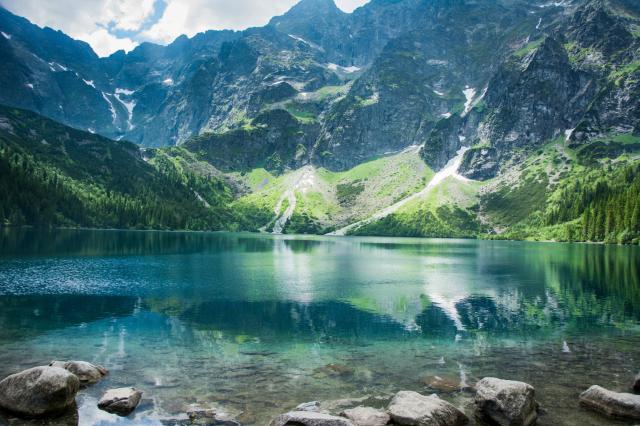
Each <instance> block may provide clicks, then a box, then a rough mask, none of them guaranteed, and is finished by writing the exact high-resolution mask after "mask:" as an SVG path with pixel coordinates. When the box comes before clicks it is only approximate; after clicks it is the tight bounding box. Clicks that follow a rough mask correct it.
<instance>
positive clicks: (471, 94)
mask: <svg viewBox="0 0 640 426" xmlns="http://www.w3.org/2000/svg"><path fill="white" fill-rule="evenodd" d="M462 93H464V97H465V98H467V102H465V104H464V112H463V113H462V116H463V117H464V116H465V115H467V114H468V113H469V111H471V108H473V98H475V96H476V89H475V88H473V87H469V86H466V87H465V89H464V90H463V91H462Z"/></svg>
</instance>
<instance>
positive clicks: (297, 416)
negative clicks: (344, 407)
mask: <svg viewBox="0 0 640 426" xmlns="http://www.w3.org/2000/svg"><path fill="white" fill-rule="evenodd" d="M284 425H296V426H355V424H354V423H353V422H352V421H351V420H349V419H345V418H344V417H336V416H331V415H329V414H323V413H315V412H313V411H290V412H288V413H285V414H281V415H280V416H278V417H276V418H275V419H274V420H273V421H272V422H271V426H284Z"/></svg>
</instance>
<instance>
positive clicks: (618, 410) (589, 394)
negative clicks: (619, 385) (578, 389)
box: [580, 385, 640, 420]
mask: <svg viewBox="0 0 640 426" xmlns="http://www.w3.org/2000/svg"><path fill="white" fill-rule="evenodd" d="M580 404H582V405H583V406H585V407H587V408H590V409H592V410H595V411H598V412H600V413H602V414H606V415H607V416H610V417H616V418H622V419H633V420H640V395H634V394H632V393H618V392H613V391H610V390H607V389H605V388H603V387H601V386H597V385H594V386H591V387H590V388H589V389H587V390H586V391H584V392H582V393H581V394H580Z"/></svg>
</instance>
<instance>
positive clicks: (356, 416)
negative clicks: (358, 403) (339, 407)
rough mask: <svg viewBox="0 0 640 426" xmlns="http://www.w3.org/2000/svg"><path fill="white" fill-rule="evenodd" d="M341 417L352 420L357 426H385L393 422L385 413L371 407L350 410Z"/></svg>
mask: <svg viewBox="0 0 640 426" xmlns="http://www.w3.org/2000/svg"><path fill="white" fill-rule="evenodd" d="M340 415H341V416H342V417H345V418H347V419H349V420H351V421H352V422H353V423H355V424H356V426H384V425H386V424H387V423H389V421H390V420H391V417H389V415H388V414H387V413H385V412H384V411H382V410H376V409H375V408H371V407H356V408H350V409H348V410H344V411H343V412H342V413H340Z"/></svg>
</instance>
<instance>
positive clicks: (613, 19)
mask: <svg viewBox="0 0 640 426" xmlns="http://www.w3.org/2000/svg"><path fill="white" fill-rule="evenodd" d="M567 36H568V37H569V38H570V39H572V40H575V41H576V42H577V43H578V44H579V45H580V46H581V47H583V48H593V49H597V50H599V51H601V52H602V53H603V54H604V55H605V56H610V55H612V54H614V53H615V52H618V51H620V50H622V49H626V48H628V47H629V46H630V45H631V44H632V43H633V35H632V34H631V33H630V32H629V31H628V30H627V28H626V27H625V26H624V25H623V23H622V22H621V19H620V18H619V17H618V16H617V15H615V14H614V13H612V11H611V9H610V8H609V6H608V5H607V3H605V2H603V1H602V0H593V1H590V2H588V3H586V4H585V5H584V6H582V7H579V8H578V9H577V10H576V13H575V14H574V15H573V18H572V19H571V22H570V23H569V28H568V31H567Z"/></svg>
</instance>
